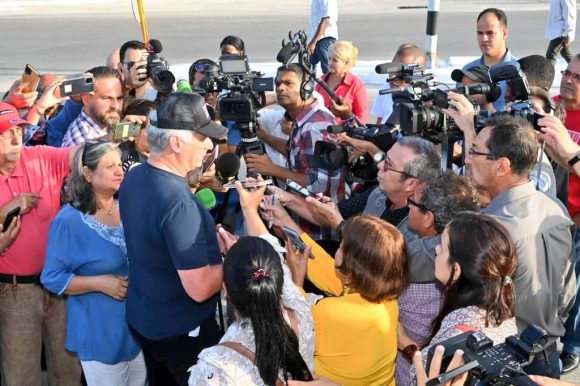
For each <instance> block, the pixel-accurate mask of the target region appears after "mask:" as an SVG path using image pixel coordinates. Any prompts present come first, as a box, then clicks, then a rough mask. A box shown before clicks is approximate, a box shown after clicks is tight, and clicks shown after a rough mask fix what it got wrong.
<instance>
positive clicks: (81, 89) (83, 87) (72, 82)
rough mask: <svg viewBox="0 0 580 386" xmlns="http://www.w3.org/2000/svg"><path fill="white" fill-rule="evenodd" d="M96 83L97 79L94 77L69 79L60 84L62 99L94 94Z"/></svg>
mask: <svg viewBox="0 0 580 386" xmlns="http://www.w3.org/2000/svg"><path fill="white" fill-rule="evenodd" d="M94 82H95V79H94V78H93V76H92V75H86V76H85V75H83V76H80V77H78V78H73V79H67V80H65V81H64V82H62V83H61V84H60V87H59V91H60V96H61V98H62V97H67V96H68V97H70V96H74V95H80V94H86V93H90V92H93V91H94V89H95V84H94Z"/></svg>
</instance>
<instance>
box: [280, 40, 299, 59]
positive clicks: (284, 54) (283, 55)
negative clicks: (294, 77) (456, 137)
mask: <svg viewBox="0 0 580 386" xmlns="http://www.w3.org/2000/svg"><path fill="white" fill-rule="evenodd" d="M299 50H300V46H299V45H295V44H294V43H293V42H292V41H289V42H288V43H287V44H286V45H284V47H282V49H281V50H280V52H278V55H277V56H276V60H277V61H279V62H280V63H286V62H288V61H289V60H290V58H291V57H292V55H294V54H296V53H297V52H298V51H299Z"/></svg>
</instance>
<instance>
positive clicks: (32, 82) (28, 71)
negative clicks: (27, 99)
mask: <svg viewBox="0 0 580 386" xmlns="http://www.w3.org/2000/svg"><path fill="white" fill-rule="evenodd" d="M24 82H27V83H28V85H27V86H26V87H25V88H23V89H22V92H23V93H29V92H33V91H36V89H37V88H38V83H40V72H38V71H37V70H35V69H34V67H32V66H31V65H30V64H27V65H26V67H24V73H23V74H22V83H24Z"/></svg>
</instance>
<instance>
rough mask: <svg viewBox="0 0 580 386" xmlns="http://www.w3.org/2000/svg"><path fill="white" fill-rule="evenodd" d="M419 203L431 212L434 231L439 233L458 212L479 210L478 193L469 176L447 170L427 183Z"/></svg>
mask: <svg viewBox="0 0 580 386" xmlns="http://www.w3.org/2000/svg"><path fill="white" fill-rule="evenodd" d="M421 203H422V204H423V205H425V207H426V208H427V209H428V210H429V211H430V212H432V213H433V216H434V217H435V224H434V228H435V231H436V232H437V233H438V234H441V233H442V232H443V229H445V227H446V226H447V224H449V222H451V220H453V219H454V218H455V217H457V215H458V214H459V213H460V212H463V211H466V210H468V211H473V212H477V211H479V194H478V193H477V190H476V189H475V188H474V187H473V185H472V184H471V180H470V179H469V177H466V176H460V175H457V174H455V173H453V172H451V171H448V172H445V173H443V174H442V175H441V176H440V177H439V178H437V179H435V180H433V181H431V182H430V183H429V184H428V185H427V187H426V188H425V189H424V190H423V192H422V193H421Z"/></svg>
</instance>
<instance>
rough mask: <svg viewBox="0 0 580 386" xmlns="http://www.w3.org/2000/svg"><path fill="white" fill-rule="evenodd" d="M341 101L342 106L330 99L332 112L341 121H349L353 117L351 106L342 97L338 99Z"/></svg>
mask: <svg viewBox="0 0 580 386" xmlns="http://www.w3.org/2000/svg"><path fill="white" fill-rule="evenodd" d="M338 99H340V104H338V103H336V102H335V101H334V99H332V98H331V99H330V111H332V113H333V114H334V116H335V117H338V118H341V119H348V118H350V117H352V115H353V114H352V110H351V108H350V104H349V103H347V102H346V101H345V100H344V99H343V98H342V97H338Z"/></svg>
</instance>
